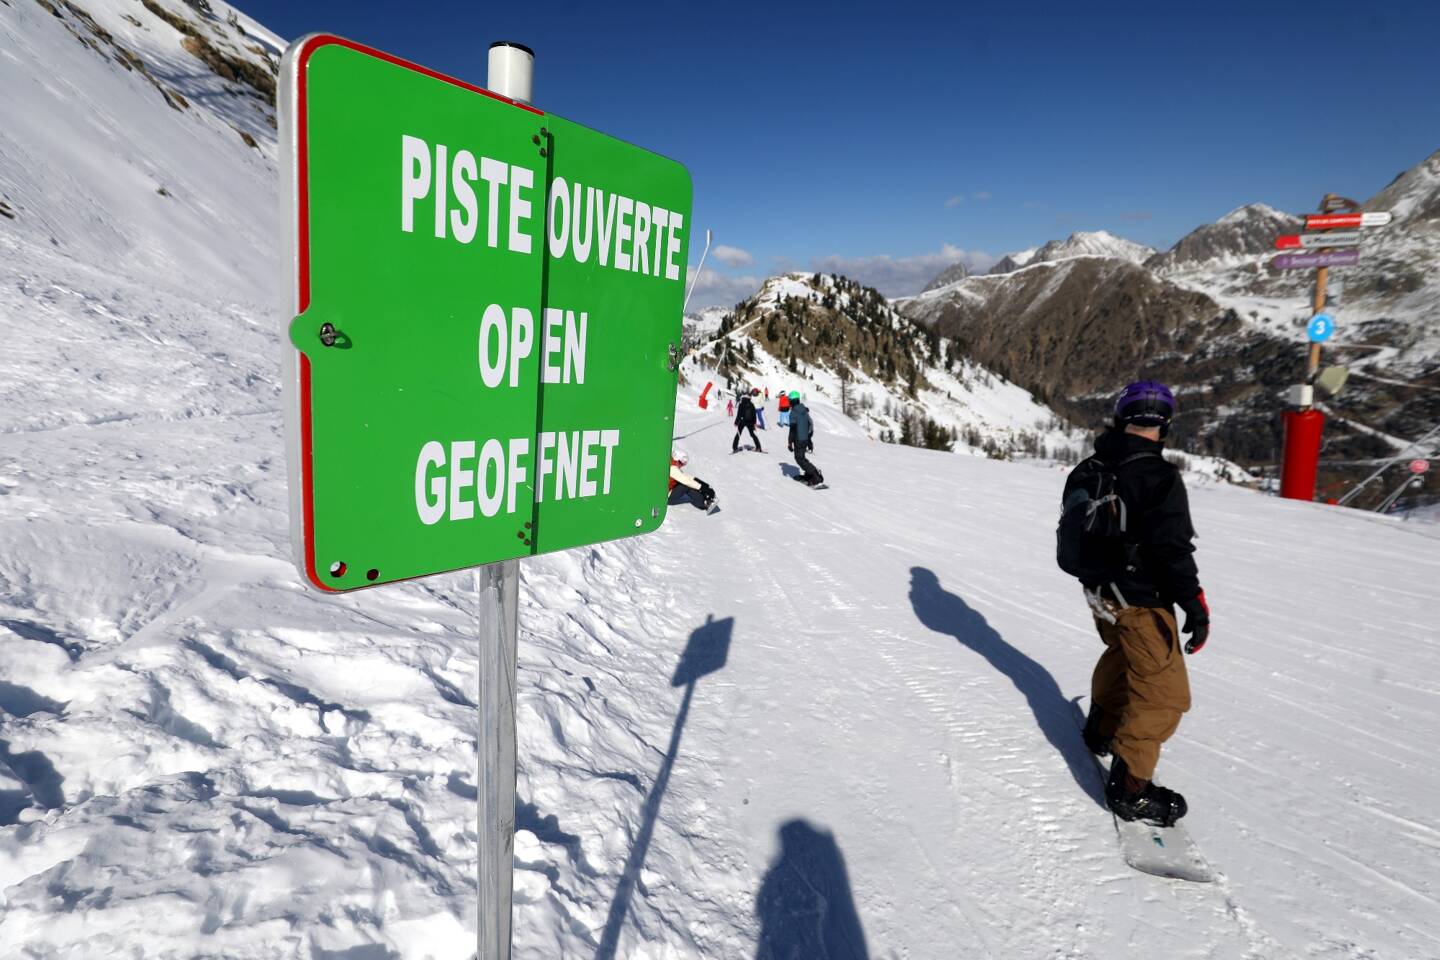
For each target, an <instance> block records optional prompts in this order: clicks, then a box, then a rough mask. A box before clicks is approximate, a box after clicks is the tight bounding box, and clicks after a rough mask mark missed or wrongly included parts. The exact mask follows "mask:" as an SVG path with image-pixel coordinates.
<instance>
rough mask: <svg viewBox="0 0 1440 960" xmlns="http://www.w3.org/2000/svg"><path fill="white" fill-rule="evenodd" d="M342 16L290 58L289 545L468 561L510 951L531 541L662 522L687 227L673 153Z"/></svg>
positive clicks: (353, 580)
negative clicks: (418, 54)
mask: <svg viewBox="0 0 1440 960" xmlns="http://www.w3.org/2000/svg"><path fill="white" fill-rule="evenodd" d="M533 59H534V55H533V54H532V53H531V51H530V50H529V49H528V48H526V47H524V46H522V45H520V44H513V43H498V44H493V45H492V47H491V50H490V57H489V65H490V81H489V82H490V84H491V87H492V88H494V89H491V90H485V89H482V88H480V87H476V86H473V85H471V84H468V83H465V82H463V81H460V80H456V79H453V78H450V77H445V76H442V75H440V74H438V73H435V72H434V71H431V70H427V69H425V68H424V67H420V66H417V65H415V64H412V63H407V62H405V61H403V60H400V59H398V58H396V57H392V56H390V55H388V54H385V53H382V52H380V51H378V50H374V49H371V48H369V47H365V46H362V45H360V44H357V43H353V42H351V41H348V40H343V39H341V38H339V37H334V36H329V35H312V36H308V37H304V38H302V39H300V40H297V41H295V42H294V43H293V44H291V45H290V47H289V49H288V50H287V51H286V53H285V58H284V62H283V64H282V67H281V97H280V124H281V143H282V145H283V147H282V158H283V165H284V166H283V171H282V192H283V194H284V198H285V211H286V218H285V226H284V243H285V247H286V249H287V250H288V251H289V253H290V256H289V257H288V258H287V262H288V264H289V266H290V269H289V272H288V279H289V291H290V292H289V297H288V299H287V302H286V305H285V310H286V318H287V320H286V334H287V339H288V341H289V346H288V348H287V349H286V350H285V351H284V388H285V411H286V453H287V461H288V470H289V480H290V502H291V510H290V515H291V531H292V537H291V540H292V544H293V550H294V553H295V558H296V564H297V566H298V567H299V569H300V572H301V574H302V575H303V576H304V578H305V580H306V581H307V582H308V583H309V584H311V585H312V586H314V587H316V588H317V589H319V590H323V591H326V592H343V591H347V590H354V589H358V588H364V587H370V586H375V585H378V584H384V583H391V582H395V581H398V580H405V579H410V578H414V577H422V576H427V575H430V574H436V573H443V572H447V571H454V570H460V569H464V568H474V570H475V574H474V577H475V590H476V595H477V625H478V629H479V634H480V646H479V655H478V674H479V691H478V697H477V703H478V712H479V715H480V732H479V738H478V739H479V742H478V744H477V746H478V750H477V752H478V754H479V758H478V766H479V770H478V771H477V794H478V802H477V811H478V812H477V821H478V822H477V832H478V835H479V838H480V843H479V845H480V856H479V874H480V875H479V877H478V901H479V911H478V917H477V931H476V937H477V952H478V956H479V958H480V960H507V958H508V957H509V955H510V906H511V879H512V877H511V864H512V856H513V854H512V851H513V844H514V809H515V717H514V707H515V700H514V694H515V690H514V688H515V662H516V657H515V646H516V635H517V610H518V599H517V596H518V583H519V573H518V566H517V558H519V557H525V556H532V555H534V554H537V553H543V552H549V551H554V550H564V549H567V548H571V547H578V546H584V545H588V544H593V543H598V542H601V541H604V540H613V539H617V538H619V537H625V536H633V535H635V534H639V533H645V532H648V531H651V530H654V529H656V528H657V527H659V526H660V525H661V523H663V522H664V519H665V511H666V499H667V497H666V494H667V485H666V482H665V480H666V473H667V468H668V464H669V458H670V449H671V437H672V435H673V419H674V410H675V389H676V381H677V375H676V366H677V364H676V357H677V354H678V351H679V347H680V327H681V311H682V304H683V301H684V294H685V291H684V285H685V273H686V264H687V263H688V251H689V228H690V220H691V216H690V212H691V183H690V177H689V174H688V173H686V171H685V169H684V168H683V167H682V166H680V164H678V163H676V162H674V161H672V160H668V159H666V158H664V157H661V156H658V155H656V154H653V153H650V152H648V151H645V150H641V149H639V148H637V147H634V146H631V145H630V144H627V143H624V142H622V141H620V140H617V139H615V138H613V137H608V136H605V135H604V134H601V133H597V132H596V131H594V130H590V129H588V128H586V127H583V126H581V125H579V124H576V123H572V122H570V121H568V120H564V119H562V118H560V117H556V116H554V115H551V114H547V113H545V112H543V111H541V110H537V109H535V108H534V107H532V106H530V105H529V99H530V92H531V77H532V67H533Z"/></svg>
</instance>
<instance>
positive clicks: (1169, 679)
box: [1090, 601, 1190, 780]
mask: <svg viewBox="0 0 1440 960" xmlns="http://www.w3.org/2000/svg"><path fill="white" fill-rule="evenodd" d="M1101 602H1102V603H1103V604H1104V606H1105V609H1106V611H1107V612H1109V613H1110V614H1112V615H1113V616H1114V617H1115V622H1114V623H1108V622H1107V621H1105V620H1104V619H1102V618H1101V617H1100V616H1099V615H1097V616H1096V617H1095V626H1096V627H1097V628H1098V629H1099V631H1100V639H1101V640H1103V641H1105V652H1104V653H1103V654H1101V655H1100V662H1099V663H1097V664H1095V675H1094V676H1093V677H1092V678H1091V681H1090V697H1091V701H1092V702H1093V703H1094V704H1095V706H1096V708H1097V709H1098V710H1099V711H1100V729H1099V733H1100V736H1102V737H1108V736H1113V737H1114V738H1115V739H1114V742H1113V743H1112V745H1111V749H1112V750H1113V751H1114V752H1115V755H1116V756H1118V757H1119V758H1120V759H1122V760H1124V761H1125V766H1126V767H1127V768H1128V769H1129V771H1130V775H1131V776H1132V777H1135V778H1137V779H1139V780H1150V779H1152V778H1153V777H1154V776H1155V764H1156V763H1158V762H1159V760H1160V745H1161V744H1162V743H1164V742H1165V741H1166V740H1169V739H1170V737H1171V736H1172V735H1174V733H1175V730H1176V728H1177V727H1179V726H1180V715H1181V714H1182V713H1184V712H1185V711H1186V710H1189V709H1190V676H1189V674H1187V673H1186V672H1185V654H1184V653H1183V652H1182V651H1181V649H1180V632H1179V630H1177V629H1176V626H1175V615H1174V614H1173V613H1172V612H1171V611H1170V608H1168V607H1165V608H1157V607H1124V608H1121V607H1119V606H1118V605H1116V604H1112V603H1110V602H1108V601H1101Z"/></svg>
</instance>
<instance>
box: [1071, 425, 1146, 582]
mask: <svg viewBox="0 0 1440 960" xmlns="http://www.w3.org/2000/svg"><path fill="white" fill-rule="evenodd" d="M1158 456H1160V454H1158V453H1156V452H1154V451H1152V450H1146V451H1143V452H1141V453H1132V454H1131V455H1130V456H1128V457H1126V458H1125V459H1123V460H1121V461H1120V462H1119V463H1116V464H1111V463H1107V462H1106V461H1104V460H1101V459H1100V458H1099V457H1091V458H1090V459H1088V460H1085V461H1082V462H1081V463H1080V465H1079V466H1077V467H1076V468H1075V470H1074V472H1073V473H1071V474H1070V479H1069V481H1067V483H1066V484H1065V486H1066V489H1067V491H1068V492H1067V493H1066V494H1065V499H1064V501H1063V502H1062V503H1061V505H1060V524H1059V526H1057V527H1056V528H1055V562H1056V563H1058V564H1059V565H1060V569H1061V570H1064V571H1065V572H1066V573H1068V574H1070V575H1071V576H1072V577H1077V578H1079V580H1080V581H1081V582H1083V583H1114V582H1115V581H1117V580H1120V579H1122V578H1123V577H1124V576H1125V575H1126V574H1127V573H1134V572H1135V571H1136V570H1137V569H1138V568H1139V553H1138V544H1137V543H1136V542H1135V541H1133V540H1132V539H1131V537H1130V508H1129V506H1128V505H1127V504H1126V503H1125V501H1124V499H1122V498H1121V496H1120V493H1119V491H1118V490H1117V489H1116V483H1115V479H1116V478H1115V474H1116V473H1117V472H1118V471H1119V470H1120V468H1121V467H1123V466H1125V465H1126V464H1127V463H1133V462H1135V461H1136V460H1140V459H1143V458H1145V457H1158Z"/></svg>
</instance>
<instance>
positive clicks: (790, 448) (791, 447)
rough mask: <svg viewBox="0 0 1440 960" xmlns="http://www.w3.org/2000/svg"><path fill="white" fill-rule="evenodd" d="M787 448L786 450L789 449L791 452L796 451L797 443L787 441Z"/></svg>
mask: <svg viewBox="0 0 1440 960" xmlns="http://www.w3.org/2000/svg"><path fill="white" fill-rule="evenodd" d="M785 449H786V450H789V451H790V452H791V453H794V452H795V444H793V443H787V444H785Z"/></svg>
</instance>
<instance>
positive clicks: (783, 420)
mask: <svg viewBox="0 0 1440 960" xmlns="http://www.w3.org/2000/svg"><path fill="white" fill-rule="evenodd" d="M775 398H776V399H775V406H776V407H777V408H779V410H780V417H779V420H780V426H782V427H788V426H790V398H789V397H788V396H787V395H786V393H785V391H784V390H781V391H780V392H779V393H777V394H775Z"/></svg>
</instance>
